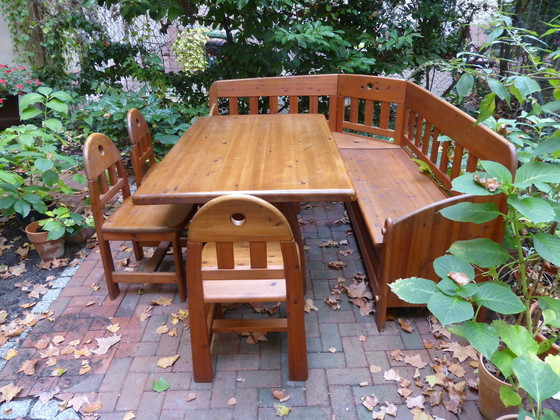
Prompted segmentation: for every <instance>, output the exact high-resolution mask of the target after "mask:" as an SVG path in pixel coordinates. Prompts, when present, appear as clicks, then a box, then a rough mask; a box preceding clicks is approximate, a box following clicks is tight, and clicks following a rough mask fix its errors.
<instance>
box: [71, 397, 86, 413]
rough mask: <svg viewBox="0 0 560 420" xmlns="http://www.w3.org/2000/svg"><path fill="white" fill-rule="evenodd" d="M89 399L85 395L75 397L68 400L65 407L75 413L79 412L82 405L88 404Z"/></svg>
mask: <svg viewBox="0 0 560 420" xmlns="http://www.w3.org/2000/svg"><path fill="white" fill-rule="evenodd" d="M88 403H89V399H88V397H87V396H86V395H75V396H74V397H73V398H71V399H70V400H68V402H67V407H72V409H73V410H74V411H76V412H78V411H80V409H81V408H82V405H84V404H88Z"/></svg>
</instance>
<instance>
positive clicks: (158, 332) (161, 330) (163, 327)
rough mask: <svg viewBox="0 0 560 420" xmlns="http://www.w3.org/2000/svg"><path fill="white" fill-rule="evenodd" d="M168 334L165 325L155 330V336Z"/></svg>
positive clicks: (167, 328)
mask: <svg viewBox="0 0 560 420" xmlns="http://www.w3.org/2000/svg"><path fill="white" fill-rule="evenodd" d="M168 332H169V327H168V326H167V325H165V324H163V325H160V326H159V327H158V328H157V329H156V334H167V333H168Z"/></svg>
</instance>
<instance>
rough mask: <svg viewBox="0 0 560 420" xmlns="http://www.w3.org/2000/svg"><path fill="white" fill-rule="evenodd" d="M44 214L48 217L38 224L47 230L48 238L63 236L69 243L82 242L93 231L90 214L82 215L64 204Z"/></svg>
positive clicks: (54, 238)
mask: <svg viewBox="0 0 560 420" xmlns="http://www.w3.org/2000/svg"><path fill="white" fill-rule="evenodd" d="M45 214H46V215H47V216H49V217H48V218H46V219H42V220H39V221H38V224H39V226H41V229H42V230H43V231H45V232H48V236H47V239H49V240H56V239H59V238H63V239H64V240H65V241H66V242H69V243H82V242H84V241H85V240H86V239H87V238H88V235H89V236H91V235H92V234H93V232H94V231H95V227H94V222H93V217H92V216H87V217H84V215H82V214H80V213H75V212H72V211H71V210H70V209H69V208H68V207H67V206H65V205H62V206H60V207H57V208H55V209H54V210H52V211H47V212H45Z"/></svg>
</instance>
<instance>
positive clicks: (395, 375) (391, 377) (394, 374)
mask: <svg viewBox="0 0 560 420" xmlns="http://www.w3.org/2000/svg"><path fill="white" fill-rule="evenodd" d="M383 378H384V379H385V380H386V381H396V382H399V381H400V380H401V376H400V375H399V371H398V370H394V369H389V370H387V371H385V373H383Z"/></svg>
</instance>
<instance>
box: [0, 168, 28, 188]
mask: <svg viewBox="0 0 560 420" xmlns="http://www.w3.org/2000/svg"><path fill="white" fill-rule="evenodd" d="M0 181H2V182H7V183H8V184H15V185H21V184H23V178H22V177H21V176H19V175H18V174H15V173H13V172H7V171H2V170H0Z"/></svg>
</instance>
